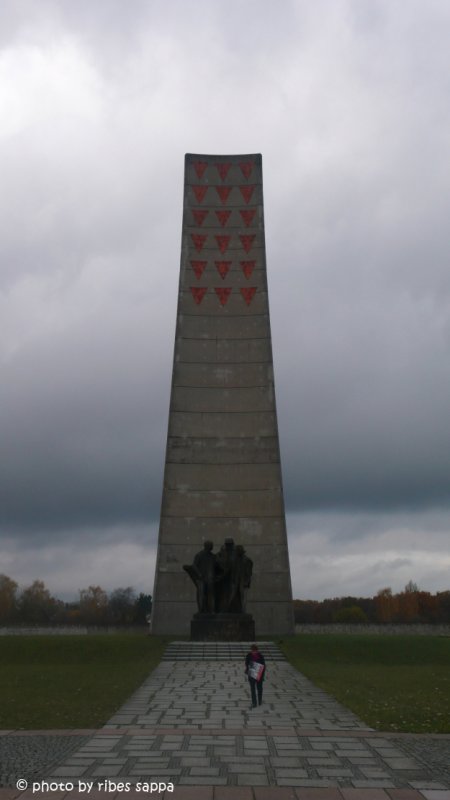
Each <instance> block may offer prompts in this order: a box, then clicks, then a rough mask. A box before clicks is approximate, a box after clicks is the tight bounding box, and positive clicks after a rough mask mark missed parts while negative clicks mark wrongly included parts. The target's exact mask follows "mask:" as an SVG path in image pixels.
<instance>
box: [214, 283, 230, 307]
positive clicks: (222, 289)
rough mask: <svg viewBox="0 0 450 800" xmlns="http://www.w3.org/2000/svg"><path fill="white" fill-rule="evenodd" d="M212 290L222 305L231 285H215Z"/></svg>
mask: <svg viewBox="0 0 450 800" xmlns="http://www.w3.org/2000/svg"><path fill="white" fill-rule="evenodd" d="M214 291H215V293H216V295H217V297H218V298H219V300H220V305H221V306H224V305H225V303H226V302H227V301H228V298H229V296H230V294H231V286H216V287H215V289H214Z"/></svg>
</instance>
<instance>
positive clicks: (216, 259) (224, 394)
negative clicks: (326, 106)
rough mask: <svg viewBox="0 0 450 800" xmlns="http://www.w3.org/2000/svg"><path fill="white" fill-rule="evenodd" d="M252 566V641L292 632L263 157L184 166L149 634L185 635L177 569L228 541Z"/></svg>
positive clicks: (187, 597)
mask: <svg viewBox="0 0 450 800" xmlns="http://www.w3.org/2000/svg"><path fill="white" fill-rule="evenodd" d="M229 536H231V537H233V538H234V541H235V543H236V544H242V545H243V546H244V547H245V549H246V552H247V555H248V556H249V557H250V558H251V559H252V560H253V565H254V566H253V579H252V585H251V588H250V590H249V593H248V605H247V611H248V612H249V613H250V614H253V617H254V619H255V624H256V631H257V635H258V636H261V634H272V635H274V634H288V633H292V632H293V609H292V591H291V579H290V571H289V555H288V548H287V537H286V522H285V513H284V501H283V489H282V481H281V468H280V453H279V442H278V425H277V414H276V406H275V392H274V378H273V363H272V345H271V335H270V319H269V304H268V297H267V274H266V252H265V241H264V215H263V187H262V160H261V156H260V155H242V156H205V155H192V154H187V155H186V160H185V176H184V212H183V230H182V246H181V269H180V285H179V296H178V312H177V325H176V333H175V353H174V362H173V375H172V392H171V399H170V414H169V430H168V437H167V451H166V464H165V471H164V487H163V498H162V507H161V520H160V530H159V542H158V555H157V562H156V575H155V585H154V592H153V617H152V630H153V632H154V633H166V634H178V635H181V634H184V635H187V634H188V633H189V626H190V621H191V618H192V616H193V614H194V613H195V612H196V611H197V605H196V601H195V589H194V587H193V585H192V582H191V580H190V579H189V577H188V575H187V574H186V573H185V572H184V571H183V569H182V566H183V564H190V563H192V559H193V557H194V555H195V554H196V553H197V552H198V551H199V550H201V549H202V545H203V542H204V541H205V540H207V539H211V540H212V541H213V542H214V546H215V550H217V549H219V548H220V547H221V545H222V544H223V541H224V538H225V537H229Z"/></svg>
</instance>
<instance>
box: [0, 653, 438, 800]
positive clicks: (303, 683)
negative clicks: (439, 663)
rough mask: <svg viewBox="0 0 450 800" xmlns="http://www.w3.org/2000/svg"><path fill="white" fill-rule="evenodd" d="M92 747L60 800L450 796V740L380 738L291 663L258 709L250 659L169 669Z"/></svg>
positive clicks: (58, 771) (75, 762)
mask: <svg viewBox="0 0 450 800" xmlns="http://www.w3.org/2000/svg"><path fill="white" fill-rule="evenodd" d="M261 649H263V646H261ZM177 658H182V654H181V655H180V654H179V655H178V656H177ZM82 733H83V732H77V734H78V735H81V734H82ZM80 743H81V746H79V747H78V749H76V750H75V751H74V752H72V753H70V754H68V755H67V756H65V757H63V758H62V760H61V762H60V763H59V764H58V766H56V767H53V768H52V769H51V771H50V774H48V775H47V780H48V781H54V782H57V783H60V784H62V786H61V792H60V793H59V797H58V800H59V798H61V797H63V796H64V795H65V794H66V793H67V792H66V791H64V790H69V789H71V788H72V786H71V784H73V786H74V789H77V788H78V787H79V783H78V782H79V781H81V782H82V784H89V783H91V784H92V787H93V788H92V791H91V792H90V793H89V796H90V797H91V798H92V797H94V796H95V797H96V798H100V797H101V798H102V800H105V792H107V797H108V798H114V797H115V796H117V798H120V797H124V798H126V797H132V796H133V797H134V796H136V797H137V796H140V797H142V796H143V793H144V796H145V794H149V793H151V794H152V796H157V797H164V798H165V800H168V799H169V798H180V800H181V799H182V798H183V800H312V798H315V799H316V800H359V798H361V800H388V798H389V800H419V798H421V799H423V798H426V800H444V798H445V800H450V767H449V765H450V736H434V737H429V736H428V737H417V736H406V735H405V736H400V735H399V734H395V735H390V734H380V733H378V732H374V731H373V730H371V729H370V728H368V727H367V726H366V725H364V723H362V722H361V721H360V720H359V719H358V718H357V717H356V716H355V715H354V714H352V713H351V712H350V711H348V710H347V709H346V708H344V707H343V706H341V705H340V704H339V703H337V702H336V701H335V700H334V699H333V698H332V697H330V696H329V695H327V694H326V693H325V692H323V691H321V690H320V689H318V688H317V687H315V686H314V685H313V684H312V683H311V682H310V681H308V680H307V679H306V678H305V677H304V676H303V675H301V674H299V673H298V672H297V671H296V670H295V669H294V668H293V667H291V666H290V665H289V664H288V663H287V662H286V661H275V660H274V661H271V662H270V664H269V666H268V675H267V680H266V683H265V688H264V697H263V705H262V706H261V707H260V708H258V709H256V710H251V709H250V696H249V688H248V683H247V682H246V680H245V678H244V676H243V667H242V661H240V660H239V661H236V660H223V661H217V660H214V661H206V660H203V659H200V658H199V660H190V659H189V660H188V659H186V660H177V661H163V662H162V663H161V664H160V665H159V666H158V667H157V668H156V670H155V671H154V672H153V673H152V674H151V675H150V676H149V678H148V679H147V680H146V681H145V683H144V684H143V685H142V686H141V687H140V688H139V689H138V691H137V692H136V693H135V694H134V695H133V696H132V697H131V698H130V699H129V701H128V702H127V703H125V705H124V706H122V708H121V709H120V710H119V711H118V712H117V713H116V714H115V715H114V716H113V717H112V718H111V719H110V720H109V722H108V724H107V725H105V727H104V728H102V729H101V730H100V731H97V732H95V733H94V735H92V736H91V737H90V738H84V739H82V740H78V744H80ZM421 743H422V745H423V746H422V747H421ZM425 744H426V746H425V748H424V745H425ZM430 753H432V756H429V754H430ZM152 783H153V784H154V785H155V786H156V784H157V783H161V784H169V783H172V784H175V790H174V791H173V792H170V791H167V790H166V791H165V793H164V791H163V792H162V793H159V794H158V793H156V789H153V790H151V789H150V786H151V784H152ZM120 784H122V786H120ZM127 784H128V785H127ZM146 784H147V785H146ZM141 787H142V788H141ZM160 788H162V786H161V787H160ZM94 790H97V792H96V793H95V794H94ZM84 793H85V794H87V790H85V792H84ZM16 796H21V797H22V798H24V800H25V796H27V797H28V796H30V797H31V796H33V797H37V796H45V797H47V798H48V797H49V796H51V797H55V792H52V793H51V794H50V795H49V794H48V792H47V793H43V794H41V795H38V794H37V793H34V794H31V793H29V794H27V795H24V794H22V795H20V792H17V791H16V792H15V793H14V792H13V793H12V794H10V795H9V796H8V798H9V797H11V798H12V797H16ZM0 800H3V798H2V794H1V790H0ZM5 800H6V797H5Z"/></svg>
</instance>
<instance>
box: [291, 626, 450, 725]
mask: <svg viewBox="0 0 450 800" xmlns="http://www.w3.org/2000/svg"><path fill="white" fill-rule="evenodd" d="M278 644H279V645H280V647H281V649H282V650H283V652H284V653H285V655H286V657H287V658H288V659H289V661H290V662H291V663H292V664H293V665H294V666H295V667H296V668H297V669H298V670H300V672H302V673H303V674H304V675H306V676H307V677H308V678H310V679H311V680H312V681H313V682H314V683H315V684H316V685H317V686H320V687H321V688H322V689H325V691H327V692H329V693H330V694H332V695H333V696H334V697H336V699H337V700H339V701H340V702H341V703H342V704H343V705H345V706H347V708H350V709H351V710H352V711H354V712H355V713H356V714H357V715H358V716H359V717H360V718H361V719H363V720H364V722H366V723H367V724H368V725H370V726H371V727H373V728H375V729H377V730H384V731H408V732H411V733H450V638H444V637H437V636H375V635H370V634H369V635H354V636H353V635H348V636H345V635H332V634H330V635H327V634H305V635H303V636H292V637H286V638H285V639H284V640H283V641H279V642H278Z"/></svg>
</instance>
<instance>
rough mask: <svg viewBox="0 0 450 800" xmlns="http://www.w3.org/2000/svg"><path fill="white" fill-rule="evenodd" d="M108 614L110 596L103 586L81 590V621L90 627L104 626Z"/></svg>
mask: <svg viewBox="0 0 450 800" xmlns="http://www.w3.org/2000/svg"><path fill="white" fill-rule="evenodd" d="M107 614H108V595H107V594H106V592H105V590H104V589H102V588H101V586H89V588H88V589H81V590H80V619H81V621H82V622H84V623H86V624H88V625H103V624H104V623H105V622H106V618H107Z"/></svg>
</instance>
